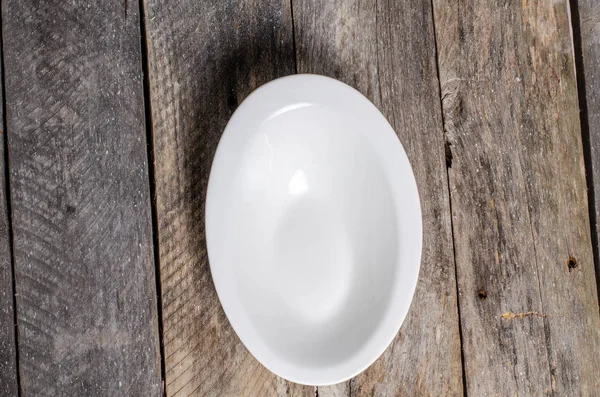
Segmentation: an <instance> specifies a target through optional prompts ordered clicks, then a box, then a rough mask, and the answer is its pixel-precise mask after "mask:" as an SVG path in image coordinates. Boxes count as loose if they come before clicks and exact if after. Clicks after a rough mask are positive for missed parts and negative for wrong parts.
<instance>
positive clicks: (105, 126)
mask: <svg viewBox="0 0 600 397" xmlns="http://www.w3.org/2000/svg"><path fill="white" fill-rule="evenodd" d="M2 22H3V35H2V36H3V41H4V59H5V71H6V104H7V109H6V111H7V131H8V146H9V160H10V162H9V163H10V164H9V165H10V178H11V200H12V215H13V223H12V225H13V232H14V261H15V274H16V303H17V309H18V313H17V314H18V332H19V347H18V349H19V359H20V361H19V371H20V380H21V388H22V395H23V396H42V395H53V396H54V395H65V396H117V395H136V396H159V395H160V394H161V378H160V357H159V340H158V328H157V325H158V322H157V306H156V292H155V279H154V264H153V247H152V225H151V213H150V202H149V188H148V186H149V179H148V169H147V167H148V164H147V150H146V142H145V138H146V132H145V126H144V102H143V86H142V64H141V61H142V59H141V49H140V20H139V15H138V6H137V5H136V4H135V3H133V2H129V4H128V3H127V2H125V3H119V4H109V3H105V2H97V3H96V2H84V3H80V2H75V3H74V2H64V1H50V0H47V1H29V0H25V1H21V0H18V1H16V0H7V1H4V2H3V3H2ZM0 229H4V227H3V226H1V227H0ZM1 242H2V239H0V243H1ZM2 244H3V243H2Z"/></svg>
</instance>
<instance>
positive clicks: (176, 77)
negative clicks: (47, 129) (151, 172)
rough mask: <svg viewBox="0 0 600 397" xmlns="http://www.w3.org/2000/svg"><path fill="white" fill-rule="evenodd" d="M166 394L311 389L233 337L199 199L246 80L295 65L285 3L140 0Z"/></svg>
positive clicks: (249, 83)
mask: <svg viewBox="0 0 600 397" xmlns="http://www.w3.org/2000/svg"><path fill="white" fill-rule="evenodd" d="M144 6H145V14H146V31H147V43H148V58H149V77H150V99H151V109H152V127H153V137H154V138H153V140H154V156H155V179H156V207H157V214H158V216H157V218H158V240H159V247H160V249H159V256H160V282H161V289H162V309H163V312H162V313H163V330H164V353H165V366H166V367H165V372H166V374H165V378H166V379H165V383H166V393H167V396H187V395H201V396H204V395H227V396H263V395H266V396H274V395H287V396H312V395H314V388H312V387H301V386H296V385H293V384H290V383H288V382H285V381H283V380H281V379H279V378H277V377H276V376H275V375H273V374H272V373H271V372H269V371H268V370H266V369H265V368H264V367H263V366H262V365H260V364H259V363H258V362H257V361H256V360H255V359H254V358H253V357H252V355H251V354H250V353H248V351H247V350H246V348H245V347H244V346H243V345H242V343H241V342H240V341H239V339H238V337H237V335H236V334H235V332H234V331H233V329H232V328H231V326H230V324H229V322H228V321H227V318H226V317H225V314H224V312H223V310H222V308H221V305H220V303H219V300H218V298H217V295H216V292H215V289H214V286H213V283H212V280H211V277H210V270H209V267H208V261H207V255H206V243H205V238H204V199H205V197H206V187H207V182H208V176H209V171H210V166H211V163H212V159H213V156H214V153H215V150H216V146H217V143H218V141H219V138H220V137H221V133H222V132H223V129H224V127H225V124H226V123H227V121H228V119H229V117H230V116H231V114H232V112H233V111H234V110H235V108H236V107H237V105H238V104H239V103H240V102H241V101H242V100H243V99H244V98H245V97H246V96H247V95H248V94H249V93H250V92H251V91H252V90H254V89H255V88H257V87H258V86H260V85H261V84H264V83H266V82H268V81H270V80H272V79H274V78H277V77H280V76H283V75H287V74H291V73H293V72H294V58H293V44H292V28H291V26H292V25H291V15H290V14H291V13H290V8H289V2H288V1H275V0H271V1H258V0H256V1H254V0H252V1H251V0H248V1H241V2H234V1H224V2H218V3H217V2H209V1H195V0H177V1H171V2H169V3H168V4H165V3H164V2H162V1H156V0H146V1H145V2H144Z"/></svg>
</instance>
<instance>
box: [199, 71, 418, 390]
mask: <svg viewBox="0 0 600 397" xmlns="http://www.w3.org/2000/svg"><path fill="white" fill-rule="evenodd" d="M421 240H422V225H421V209H420V205H419V197H418V192H417V186H416V183H415V178H414V175H413V172H412V169H411V167H410V164H409V162H408V158H407V156H406V153H405V152H404V150H403V148H402V145H401V144H400V142H399V140H398V138H397V136H396V134H395V133H394V131H393V129H392V127H391V126H390V125H389V123H388V122H387V121H386V119H385V118H384V117H383V115H382V114H381V113H380V112H379V111H378V110H377V108H376V107H375V106H374V105H373V104H372V103H371V102H369V100H368V99H366V98H365V97H364V96H363V95H361V94H360V93H359V92H358V91H356V90H354V89H353V88H351V87H349V86H347V85H345V84H343V83H341V82H339V81H337V80H334V79H331V78H327V77H323V76H316V75H295V76H289V77H284V78H281V79H278V80H275V81H272V82H270V83H268V84H266V85H264V86H262V87H260V88H259V89H257V90H256V91H255V92H253V93H252V94H251V95H250V96H248V98H247V99H246V100H245V101H244V102H243V103H242V104H241V105H240V106H239V108H238V109H237V110H236V111H235V113H234V114H233V116H232V117H231V120H230V121H229V123H228V124H227V127H226V128H225V132H224V133H223V136H222V138H221V141H220V143H219V146H218V149H217V153H216V155H215V158H214V161H213V165H212V170H211V174H210V180H209V184H208V193H207V198H206V241H207V247H208V256H209V262H210V268H211V272H212V277H213V280H214V283H215V287H216V289H217V293H218V295H219V299H220V300H221V304H222V305H223V309H224V310H225V313H226V315H227V318H228V319H229V321H230V323H231V325H232V326H233V328H234V329H235V331H236V332H237V334H238V336H239V337H240V339H241V341H242V342H243V343H244V345H246V347H247V348H248V350H249V351H250V352H251V353H252V354H253V355H254V356H255V357H256V358H257V359H258V361H260V362H261V363H262V364H263V365H264V366H265V367H267V368H268V369H269V370H271V371H272V372H274V373H275V374H277V375H279V376H282V377H283V378H286V379H288V380H290V381H293V382H297V383H302V384H308V385H327V384H333V383H338V382H341V381H344V380H347V379H349V378H351V377H353V376H354V375H356V374H358V373H359V372H361V371H363V370H364V369H365V368H367V367H368V366H369V365H370V364H371V363H373V361H375V360H376V359H377V357H379V356H380V355H381V354H382V353H383V351H384V350H385V349H386V347H387V346H388V345H389V344H390V343H391V342H392V340H393V339H394V337H395V335H396V333H397V332H398V329H399V328H400V326H401V325H402V322H403V320H404V318H405V317H406V314H407V312H408V308H409V306H410V302H411V299H412V296H413V293H414V290H415V286H416V284H417V277H418V274H419V264H420V258H421Z"/></svg>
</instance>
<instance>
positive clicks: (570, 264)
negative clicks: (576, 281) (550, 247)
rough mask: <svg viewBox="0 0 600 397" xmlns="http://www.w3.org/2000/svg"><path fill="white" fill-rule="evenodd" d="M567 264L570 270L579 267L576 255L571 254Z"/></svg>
mask: <svg viewBox="0 0 600 397" xmlns="http://www.w3.org/2000/svg"><path fill="white" fill-rule="evenodd" d="M567 266H568V267H569V272H572V271H573V269H575V268H577V259H575V257H574V256H569V259H568V260H567Z"/></svg>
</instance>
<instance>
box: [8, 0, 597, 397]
mask: <svg viewBox="0 0 600 397" xmlns="http://www.w3.org/2000/svg"><path fill="white" fill-rule="evenodd" d="M1 7H2V10H1V11H2V33H3V34H2V44H3V48H2V55H3V64H4V67H3V89H2V94H3V101H2V103H3V110H4V112H3V114H2V116H3V128H2V130H3V131H4V132H5V134H2V135H0V139H1V140H2V147H3V150H0V156H2V159H0V165H1V166H2V167H3V169H2V172H0V175H1V176H2V178H3V181H2V182H1V183H0V193H1V195H0V197H1V200H0V215H1V216H0V296H1V297H2V299H1V300H0V305H1V307H0V330H1V332H0V395H2V396H12V395H18V394H19V393H20V394H21V395H23V396H43V395H52V396H58V395H60V396H63V395H64V396H88V395H89V396H121V395H132V396H159V395H161V394H162V393H163V390H164V393H166V395H167V396H169V397H170V396H187V395H194V396H196V395H197V396H205V395H207V396H216V395H219V396H242V395H243V396H263V395H265V396H307V397H308V396H316V395H318V396H322V397H324V396H339V397H342V396H401V395H406V396H416V395H431V396H446V395H455V396H462V395H463V394H466V395H469V396H485V395H489V396H493V395H501V396H517V395H518V396H534V395H535V396H546V395H554V396H567V395H578V396H579V395H582V396H592V395H598V393H599V390H600V314H599V306H598V283H597V280H598V279H599V278H600V268H599V266H598V235H599V234H600V233H599V232H600V230H599V229H598V224H597V220H598V218H600V214H599V212H598V211H600V190H599V189H600V39H599V37H600V2H597V1H595V0H571V9H570V10H569V7H568V5H567V2H566V1H565V0H512V1H511V0H506V1H486V0H433V1H431V0H412V1H408V0H396V1H393V0H371V1H368V0H355V1H340V0H334V1H327V0H314V1H313V0H292V1H291V2H289V1H287V0H284V1H276V0H262V1H261V0H242V1H237V2H235V1H220V2H217V1H214V2H211V1H206V0H172V1H163V0H143V1H142V2H141V4H139V3H138V2H136V1H131V0H124V1H121V2H109V1H106V2H85V1H75V0H73V1H71V0H69V1H65V0H37V1H33V0H3V1H2V3H1ZM572 38H573V40H572ZM572 43H574V45H572ZM575 66H576V68H575ZM576 70H577V72H576ZM292 73H318V74H324V75H328V76H332V77H335V78H337V79H339V80H341V81H344V82H346V83H348V84H350V85H352V86H353V87H355V88H357V89H358V90H360V91H361V92H362V93H363V94H365V95H366V96H367V97H368V98H369V99H371V100H372V101H373V102H374V103H375V104H376V105H377V106H378V107H379V109H381V111H382V112H383V114H384V115H385V116H386V117H387V118H388V120H389V121H390V123H391V124H392V126H393V127H394V129H395V130H396V132H397V133H398V136H399V137H400V140H401V141H402V143H403V145H404V147H405V149H406V151H407V153H408V155H409V158H410V161H411V163H412V166H413V168H414V170H415V174H416V178H417V182H418V186H419V191H420V195H421V200H422V208H423V222H424V249H423V261H422V266H421V273H420V279H419V284H418V286H417V291H416V295H415V298H414V301H413V304H412V308H411V311H410V314H409V316H408V317H407V319H406V321H405V322H404V325H403V326H402V329H401V330H400V332H399V333H398V335H397V337H396V339H395V340H394V342H393V343H392V345H391V346H390V347H389V348H388V349H387V351H386V352H385V353H384V355H383V356H382V357H381V358H380V359H379V360H377V362H376V363H375V364H374V365H373V366H371V367H370V368H369V369H368V370H367V371H366V372H364V373H363V374H361V375H359V376H357V377H356V378H354V379H352V380H351V381H349V382H346V383H343V384H340V385H336V386H331V387H319V388H315V387H308V386H299V385H295V384H292V383H289V382H286V381H284V380H283V379H281V378H278V377H276V376H275V375H273V374H272V373H270V372H269V371H268V370H266V369H265V368H263V367H262V366H261V365H260V364H258V362H257V361H256V360H255V359H254V358H253V357H252V356H251V355H250V354H249V353H248V351H247V350H246V349H245V348H244V346H243V345H242V344H241V343H240V341H239V339H238V338H237V336H236V334H235V333H234V331H233V330H232V329H231V327H230V325H229V323H228V321H227V319H226V318H225V316H224V314H223V311H222V309H221V307H220V305H219V301H218V298H217V296H216V293H215V290H214V287H213V284H212V281H211V278H210V272H209V268H208V263H207V255H206V246H205V241H204V222H203V221H204V198H205V194H206V184H207V178H208V175H209V170H210V165H211V161H212V157H213V154H214V151H215V148H216V145H217V142H218V140H219V137H220V135H221V133H222V131H223V128H224V126H225V124H226V122H227V120H228V118H229V117H230V116H231V114H232V112H233V111H234V110H235V108H236V106H237V105H238V104H239V103H240V102H241V101H242V100H243V99H244V98H245V97H246V96H247V95H248V94H249V93H250V92H251V91H252V90H254V89H255V88H256V87H258V86H260V85H261V84H264V83H266V82H268V81H270V80H272V79H274V78H277V77H280V76H284V75H288V74H292ZM586 176H587V178H586ZM594 182H595V183H594ZM594 185H595V187H596V189H597V190H596V192H594ZM594 263H595V265H594Z"/></svg>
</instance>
